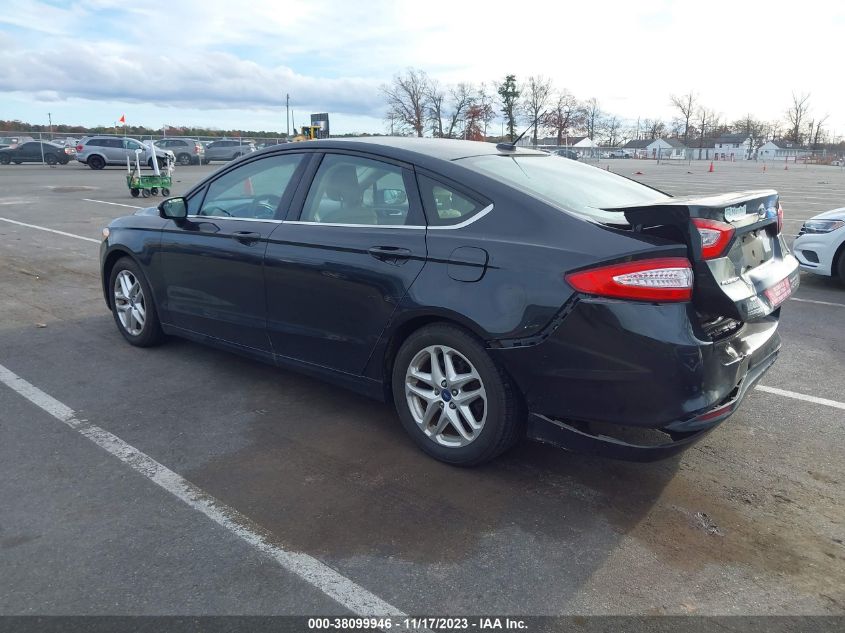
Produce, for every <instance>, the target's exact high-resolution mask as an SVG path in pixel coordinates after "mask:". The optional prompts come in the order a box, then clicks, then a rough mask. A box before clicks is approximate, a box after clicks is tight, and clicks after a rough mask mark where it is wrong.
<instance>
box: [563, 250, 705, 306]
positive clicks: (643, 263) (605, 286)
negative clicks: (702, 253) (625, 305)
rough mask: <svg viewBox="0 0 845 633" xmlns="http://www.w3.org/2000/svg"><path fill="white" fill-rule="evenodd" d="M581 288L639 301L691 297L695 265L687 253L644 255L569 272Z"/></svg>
mask: <svg viewBox="0 0 845 633" xmlns="http://www.w3.org/2000/svg"><path fill="white" fill-rule="evenodd" d="M566 281H567V283H568V284H569V285H570V286H572V287H573V288H575V290H577V291H579V292H583V293H586V294H591V295H599V296H601V297H614V298H618V299H633V300H635V301H659V302H667V301H689V300H690V298H691V297H692V266H691V265H690V263H689V260H687V259H686V258H683V257H662V258H658V259H641V260H637V261H633V262H625V263H623V264H610V265H608V266H599V267H597V268H591V269H589V270H582V271H579V272H575V273H569V274H568V275H566Z"/></svg>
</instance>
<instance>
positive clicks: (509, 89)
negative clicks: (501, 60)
mask: <svg viewBox="0 0 845 633" xmlns="http://www.w3.org/2000/svg"><path fill="white" fill-rule="evenodd" d="M497 92H498V93H499V101H500V103H501V106H502V114H504V115H505V122H506V124H507V126H508V138H509V139H510V141H511V142H513V141H514V139H516V129H515V128H516V108H517V104H518V103H519V95H520V94H522V93H521V92H520V90H519V86H518V85H517V83H516V75H506V76H505V80H504V81H503V82H502V83H501V84H499V87H498V89H497Z"/></svg>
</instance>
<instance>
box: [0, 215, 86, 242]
mask: <svg viewBox="0 0 845 633" xmlns="http://www.w3.org/2000/svg"><path fill="white" fill-rule="evenodd" d="M0 220H2V221H3V222H8V223H9V224H17V225H18V226H25V227H27V228H29V229H38V230H39V231H47V232H49V233H55V234H56V235H64V236H65V237H75V238H76V239H78V240H85V241H86V242H94V243H95V244H99V243H100V240H95V239H94V238H93V237H84V236H82V235H76V234H75V233H66V232H65V231H57V230H56V229H48V228H47V227H46V226H38V225H37V224H27V223H26V222H18V221H17V220H10V219H9V218H0Z"/></svg>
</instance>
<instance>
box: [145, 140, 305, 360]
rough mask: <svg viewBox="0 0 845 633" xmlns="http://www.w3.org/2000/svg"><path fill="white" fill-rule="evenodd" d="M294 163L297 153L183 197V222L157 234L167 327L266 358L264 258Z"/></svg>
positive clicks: (235, 172) (246, 167) (234, 172)
mask: <svg viewBox="0 0 845 633" xmlns="http://www.w3.org/2000/svg"><path fill="white" fill-rule="evenodd" d="M301 163H302V154H293V153H290V152H288V153H285V154H282V155H270V156H264V157H262V158H260V159H258V160H253V161H250V162H248V163H245V164H242V165H239V166H238V167H236V168H235V169H230V170H228V171H226V172H224V173H223V174H221V175H220V176H219V177H218V178H216V179H215V180H213V181H212V182H211V183H210V184H209V185H208V186H207V187H205V188H204V189H202V190H200V191H198V192H197V193H196V194H195V195H193V196H191V198H190V199H189V201H188V213H189V215H188V218H187V220H185V221H184V222H182V223H181V224H179V225H177V224H176V223H169V224H168V225H167V226H166V227H165V229H164V231H163V232H162V244H161V248H162V253H163V255H162V258H163V260H162V272H163V276H164V279H165V283H166V285H167V292H166V298H165V301H164V305H163V306H162V307H163V313H164V315H165V317H164V318H165V319H167V321H166V322H167V323H168V324H170V325H174V326H176V327H179V328H182V329H185V330H189V331H191V332H194V333H199V334H204V335H207V336H210V337H213V338H215V339H219V340H222V341H226V342H228V343H232V344H235V345H239V346H243V347H247V348H250V349H254V350H261V351H265V352H269V351H270V343H269V339H268V337H267V304H266V300H265V292H264V270H263V268H264V252H265V250H266V249H267V238H268V237H269V236H270V234H271V233H272V232H273V230H274V229H275V228H276V227H277V226H278V225H279V222H280V220H279V216H278V215H277V214H278V212H279V209H281V208H284V209H285V211H286V210H287V208H286V206H285V205H286V204H287V201H288V200H289V199H290V192H289V191H288V190H289V189H292V188H294V186H293V185H294V184H295V182H296V178H297V177H298V175H297V173H298V172H297V168H298V167H299V166H300V164H301ZM292 183H293V184H292Z"/></svg>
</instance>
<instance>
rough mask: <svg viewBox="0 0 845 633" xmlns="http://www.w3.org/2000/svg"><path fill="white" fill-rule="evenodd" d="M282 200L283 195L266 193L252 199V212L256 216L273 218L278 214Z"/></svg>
mask: <svg viewBox="0 0 845 633" xmlns="http://www.w3.org/2000/svg"><path fill="white" fill-rule="evenodd" d="M281 201H282V197H281V196H274V195H273V194H265V195H262V196H260V197H258V198H255V200H253V201H252V209H251V211H252V213H251V215H252V216H253V217H255V218H272V217H273V216H274V215H276V209H278V208H279V203H280V202H281Z"/></svg>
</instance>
